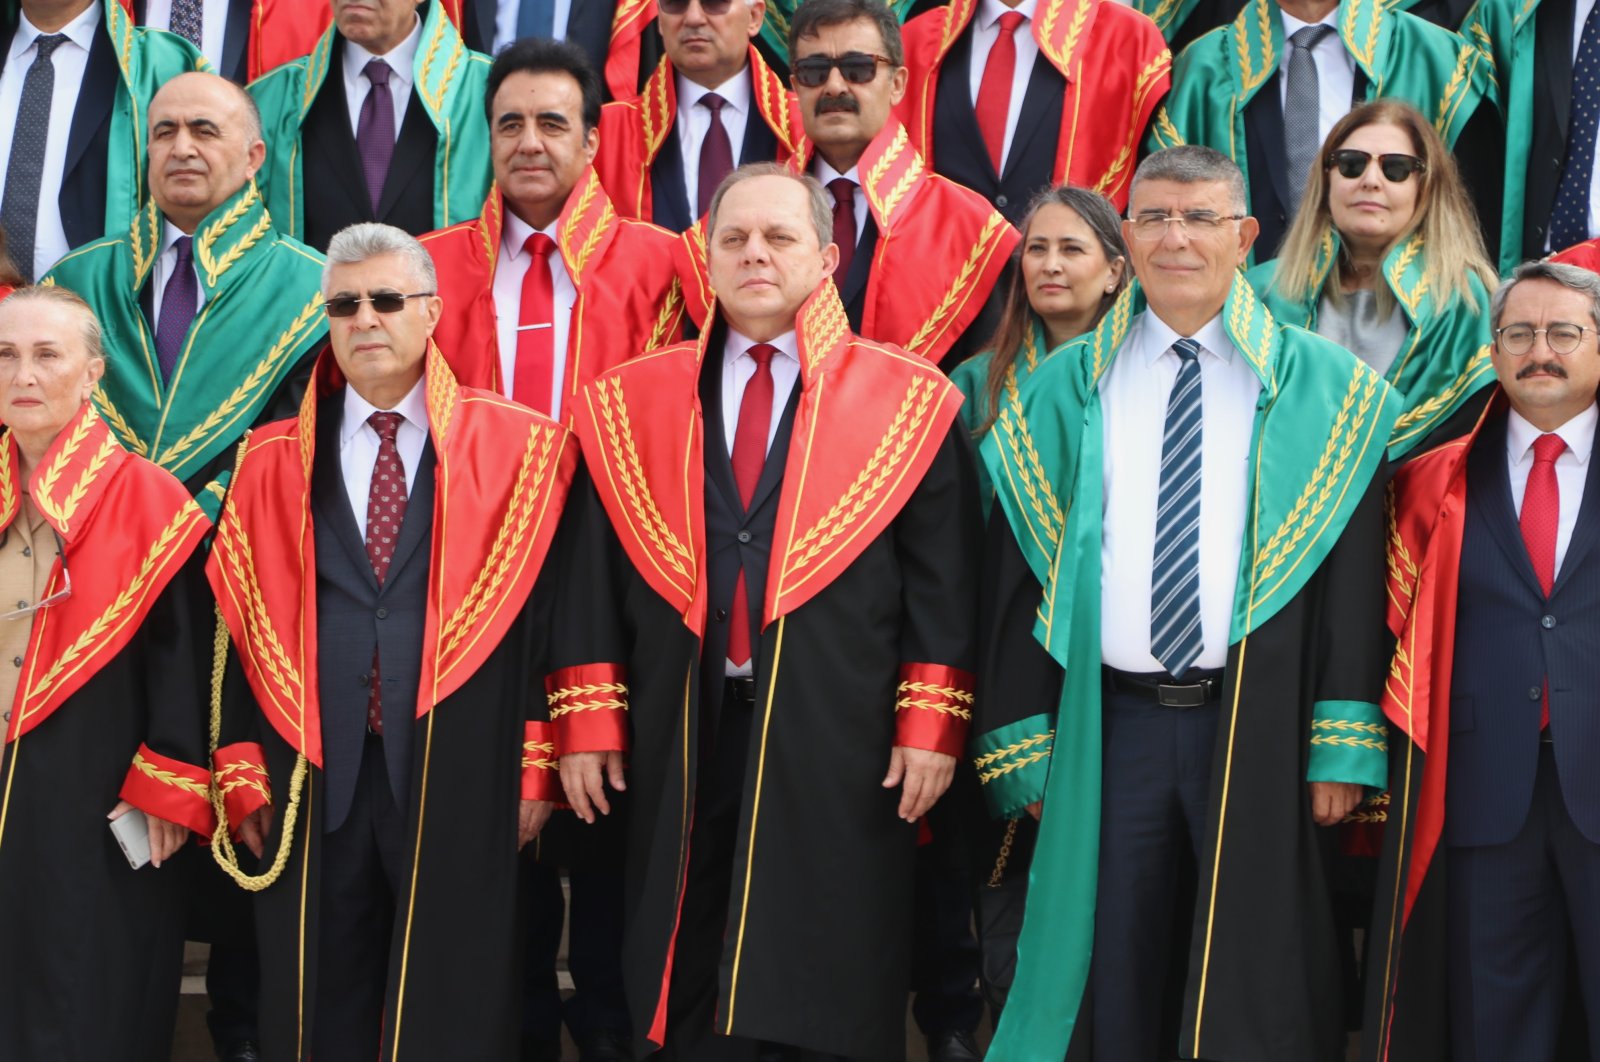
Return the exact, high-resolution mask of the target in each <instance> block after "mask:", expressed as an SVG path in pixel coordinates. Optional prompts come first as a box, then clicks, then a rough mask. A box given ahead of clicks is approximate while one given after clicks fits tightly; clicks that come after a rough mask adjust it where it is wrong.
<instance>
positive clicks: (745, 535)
mask: <svg viewBox="0 0 1600 1062" xmlns="http://www.w3.org/2000/svg"><path fill="white" fill-rule="evenodd" d="M737 537H738V539H739V541H740V542H749V541H750V532H748V531H740V532H739V534H738V536H737ZM17 607H18V608H26V607H27V606H26V605H18V606H17Z"/></svg>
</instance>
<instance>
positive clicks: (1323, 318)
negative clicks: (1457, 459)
mask: <svg viewBox="0 0 1600 1062" xmlns="http://www.w3.org/2000/svg"><path fill="white" fill-rule="evenodd" d="M1319 159H1320V163H1319V165H1317V166H1315V167H1313V169H1312V172H1311V174H1310V175H1309V176H1308V178H1307V180H1306V193H1305V197H1304V199H1303V200H1302V201H1301V205H1300V212H1299V213H1298V214H1297V215H1295V219H1294V221H1293V222H1292V224H1291V225H1290V227H1289V233H1288V235H1287V236H1285V237H1284V241H1283V246H1282V248H1281V249H1280V253H1279V255H1278V257H1277V258H1276V259H1275V260H1273V261H1271V262H1268V263H1266V264H1264V265H1260V266H1257V267H1256V268H1255V269H1253V270H1251V271H1250V274H1249V279H1250V281H1251V283H1252V284H1253V285H1254V286H1255V288H1256V290H1257V291H1258V292H1260V293H1261V296H1262V298H1263V299H1264V300H1265V301H1266V303H1267V307H1268V308H1269V309H1270V310H1271V311H1272V315H1273V316H1274V317H1275V318H1277V320H1278V321H1279V322H1280V323H1286V324H1296V325H1302V326H1304V327H1306V328H1309V329H1311V330H1312V331H1314V332H1316V333H1317V334H1318V335H1321V336H1324V337H1326V338H1328V339H1332V340H1333V341H1334V342H1336V343H1338V344H1339V345H1341V346H1343V347H1345V348H1347V349H1348V350H1350V351H1351V352H1353V353H1354V354H1355V355H1356V356H1357V357H1358V358H1360V359H1361V360H1362V361H1364V362H1366V363H1367V364H1368V365H1370V366H1371V367H1372V368H1373V369H1374V370H1376V371H1377V372H1378V373H1380V374H1382V376H1383V378H1384V379H1385V380H1386V381H1388V382H1389V383H1390V384H1391V385H1393V386H1394V387H1395V389H1396V390H1398V391H1399V392H1400V394H1401V395H1402V397H1403V400H1404V410H1403V412H1402V413H1401V415H1400V420H1399V421H1398V423H1396V424H1395V428H1394V433H1393V434H1392V435H1391V436H1390V439H1389V459H1390V461H1391V462H1398V461H1401V460H1403V459H1405V458H1406V457H1407V456H1408V455H1413V454H1420V453H1423V452H1424V451H1426V450H1428V449H1429V448H1430V447H1431V445H1432V443H1433V442H1434V441H1440V442H1442V441H1444V440H1445V439H1451V438H1455V437H1457V436H1459V435H1462V434H1464V433H1465V432H1466V431H1467V430H1468V429H1470V428H1471V426H1472V425H1473V424H1474V423H1475V422H1476V421H1477V418H1478V414H1479V413H1480V412H1482V410H1483V406H1484V403H1485V402H1486V401H1487V400H1488V395H1489V390H1488V388H1489V385H1490V384H1492V383H1494V369H1493V367H1492V366H1491V365H1490V364H1489V340H1490V336H1489V293H1490V292H1491V291H1493V290H1494V288H1495V287H1496V285H1497V284H1498V282H1499V281H1498V277H1497V276H1496V274H1495V271H1494V267H1493V266H1491V265H1490V263H1489V258H1488V255H1487V254H1486V253H1485V252H1484V247H1483V238H1482V236H1481V235H1480V234H1479V228H1478V220H1477V217H1476V214H1475V213H1474V210H1473V206H1472V200H1471V198H1470V196H1469V195H1468V193H1467V190H1466V187H1465V185H1464V184H1463V182H1462V180H1461V175H1460V173H1459V171H1458V170H1457V169H1456V164H1455V160H1454V159H1453V158H1452V157H1451V155H1450V152H1449V151H1448V150H1447V149H1446V148H1445V146H1444V142H1443V141H1442V140H1440V139H1439V135H1438V133H1436V132H1435V131H1434V128H1433V126H1432V124H1431V123H1429V122H1428V120H1427V119H1426V118H1424V117H1423V115H1422V114H1421V113H1420V112H1419V111H1418V110H1417V109H1416V108H1415V107H1412V106H1411V105H1410V104H1408V103H1404V102H1402V101H1400V100H1395V99H1381V100H1374V101H1373V102H1370V103H1363V104H1361V105H1360V106H1358V107H1356V108H1354V109H1353V110H1351V111H1350V113H1349V114H1347V115H1345V116H1344V117H1343V118H1341V119H1340V120H1339V121H1338V122H1337V123H1335V124H1334V127H1333V129H1332V130H1331V131H1330V132H1329V134H1328V138H1327V140H1326V141H1325V142H1324V143H1323V145H1322V151H1321V154H1320V155H1319Z"/></svg>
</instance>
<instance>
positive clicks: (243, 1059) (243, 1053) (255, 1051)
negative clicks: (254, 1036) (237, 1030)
mask: <svg viewBox="0 0 1600 1062" xmlns="http://www.w3.org/2000/svg"><path fill="white" fill-rule="evenodd" d="M217 1062H261V1048H260V1047H259V1046H258V1045H257V1044H256V1042H255V1041H254V1040H240V1041H239V1042H238V1043H236V1044H234V1045H233V1046H232V1047H230V1048H228V1049H227V1050H226V1051H223V1052H222V1053H221V1054H219V1055H218V1056H217Z"/></svg>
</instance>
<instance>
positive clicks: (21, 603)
mask: <svg viewBox="0 0 1600 1062" xmlns="http://www.w3.org/2000/svg"><path fill="white" fill-rule="evenodd" d="M27 607H28V603H27V602H26V601H18V602H17V608H19V609H23V608H27Z"/></svg>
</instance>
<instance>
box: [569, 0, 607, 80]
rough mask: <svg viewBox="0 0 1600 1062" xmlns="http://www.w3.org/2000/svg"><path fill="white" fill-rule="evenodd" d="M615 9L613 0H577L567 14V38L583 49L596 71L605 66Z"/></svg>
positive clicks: (601, 69)
mask: <svg viewBox="0 0 1600 1062" xmlns="http://www.w3.org/2000/svg"><path fill="white" fill-rule="evenodd" d="M616 11H617V5H616V4H615V3H614V2H613V0H577V2H576V3H574V4H573V5H572V13H571V14H570V15H568V16H567V40H569V41H571V42H572V43H573V44H576V45H577V46H578V47H580V48H582V49H583V50H584V52H585V53H586V54H587V55H588V56H589V61H590V62H591V63H593V64H594V68H595V70H597V71H602V72H603V70H604V68H605V64H606V55H607V53H608V52H609V51H610V49H611V20H612V18H613V17H614V16H615V14H616ZM602 80H603V79H602Z"/></svg>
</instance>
